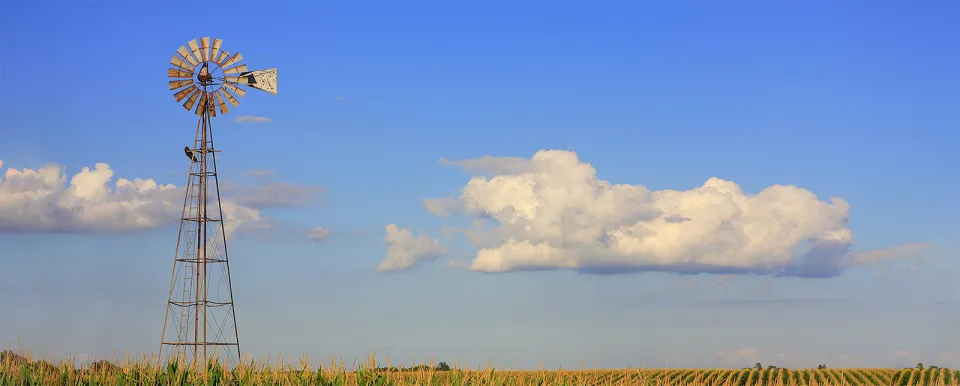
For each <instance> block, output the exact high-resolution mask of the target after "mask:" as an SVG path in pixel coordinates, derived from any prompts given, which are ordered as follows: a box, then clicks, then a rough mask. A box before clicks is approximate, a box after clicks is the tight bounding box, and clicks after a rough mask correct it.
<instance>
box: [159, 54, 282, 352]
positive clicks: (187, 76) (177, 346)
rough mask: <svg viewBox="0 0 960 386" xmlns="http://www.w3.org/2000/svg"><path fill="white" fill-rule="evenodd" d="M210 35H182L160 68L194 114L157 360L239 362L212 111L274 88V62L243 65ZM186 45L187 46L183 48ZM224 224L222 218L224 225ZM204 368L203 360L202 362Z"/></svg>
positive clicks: (223, 111) (179, 99)
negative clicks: (184, 37)
mask: <svg viewBox="0 0 960 386" xmlns="http://www.w3.org/2000/svg"><path fill="white" fill-rule="evenodd" d="M212 43H213V44H211V40H210V38H209V37H205V38H201V39H200V42H199V44H198V43H197V39H193V40H191V41H189V42H187V46H186V47H185V46H182V45H181V46H180V48H179V49H177V53H176V54H174V55H173V58H172V59H170V64H172V65H173V66H174V67H176V68H170V69H168V70H167V76H168V77H169V78H170V79H171V80H170V81H169V84H170V90H175V92H174V94H173V96H174V99H175V100H176V101H177V102H178V103H180V102H183V107H184V108H185V109H186V110H187V111H193V112H194V113H195V114H196V115H197V116H199V119H198V121H197V129H196V135H195V138H194V143H193V146H187V147H185V148H184V149H183V151H184V153H185V154H186V156H187V158H188V159H190V173H189V178H188V180H187V186H186V193H185V196H184V201H183V209H182V211H181V216H180V233H179V237H178V238H177V252H176V256H175V258H174V264H173V274H172V275H171V279H170V294H169V297H168V300H167V307H166V313H165V314H166V315H165V318H164V322H163V332H162V339H161V344H160V358H159V359H160V360H161V361H169V360H171V359H174V358H177V359H180V360H186V361H187V362H188V363H193V364H198V363H202V364H204V365H206V363H208V361H209V360H213V359H216V360H217V361H219V362H220V363H230V364H239V363H240V339H239V335H238V333H237V324H236V321H237V318H236V313H235V312H234V307H233V285H232V283H231V281H230V264H229V261H228V258H227V234H226V233H225V231H224V222H223V209H222V206H221V205H220V185H219V183H218V181H217V160H216V153H218V152H219V150H215V149H214V146H213V127H212V125H211V118H213V117H216V116H217V110H218V109H219V112H220V115H224V114H227V112H228V111H229V109H228V108H227V105H226V103H227V102H229V103H230V105H231V106H232V107H237V105H239V104H240V103H239V102H238V101H237V98H236V97H235V96H234V94H236V95H237V96H240V97H243V96H244V95H245V94H246V90H244V89H243V88H241V86H245V87H252V88H255V89H259V90H262V91H266V92H269V93H271V94H274V95H276V94H277V69H276V68H271V69H267V70H258V71H247V65H246V64H240V63H239V62H240V61H241V60H242V59H243V57H242V56H241V55H240V53H239V52H238V53H233V54H231V53H230V52H227V51H224V50H222V49H221V45H222V44H223V40H221V39H213V42H212ZM187 47H189V49H188V48H187ZM228 225H229V224H228ZM204 368H205V366H204Z"/></svg>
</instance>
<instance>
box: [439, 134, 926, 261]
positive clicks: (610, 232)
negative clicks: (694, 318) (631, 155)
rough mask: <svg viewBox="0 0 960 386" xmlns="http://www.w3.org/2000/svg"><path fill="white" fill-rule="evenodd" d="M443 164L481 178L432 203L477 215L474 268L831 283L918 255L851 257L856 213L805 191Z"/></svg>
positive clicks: (538, 166)
mask: <svg viewBox="0 0 960 386" xmlns="http://www.w3.org/2000/svg"><path fill="white" fill-rule="evenodd" d="M441 163H444V164H448V165H456V166H459V167H461V168H463V169H465V170H467V171H469V172H472V173H473V174H475V176H473V177H472V178H471V179H470V181H469V182H468V183H467V184H466V186H464V187H463V188H462V189H461V194H460V196H459V197H456V198H440V199H427V200H425V206H426V208H427V209H428V210H429V211H430V212H432V213H434V214H437V215H441V216H448V215H451V214H454V213H462V214H466V215H468V216H471V217H475V218H476V221H475V222H474V226H473V227H472V228H471V229H461V230H458V231H460V232H463V233H464V234H465V235H466V236H467V237H468V238H469V239H470V240H471V241H472V242H473V243H474V244H475V245H477V246H478V247H479V248H480V249H479V251H478V252H477V254H476V256H475V257H474V258H473V260H472V262H471V263H470V269H472V270H474V271H482V272H507V271H517V270H542V269H572V270H577V271H581V272H588V273H619V272H630V271H643V270H657V271H670V272H681V273H714V274H742V273H757V274H768V275H782V276H800V277H833V276H837V275H839V274H841V273H842V272H843V271H844V270H846V269H848V268H852V267H856V266H862V265H865V264H869V263H871V262H873V261H877V260H882V259H884V258H887V257H891V256H892V255H896V254H898V253H899V254H903V253H910V252H914V249H915V248H913V247H907V248H901V249H900V250H899V251H896V252H897V253H889V252H872V253H863V254H859V255H856V254H852V253H850V248H851V246H852V245H853V242H854V239H853V234H852V232H851V231H850V229H849V228H848V227H847V221H848V217H849V212H850V205H849V204H848V203H847V202H846V201H844V200H843V199H842V198H830V199H828V200H826V201H821V200H819V199H818V198H817V196H816V195H814V194H813V193H812V192H809V191H807V190H804V189H801V188H798V187H796V186H790V185H773V186H770V187H767V188H766V189H764V190H762V191H760V192H759V193H756V194H747V193H744V192H743V191H742V190H741V189H740V187H739V186H738V185H737V184H736V183H734V182H731V181H726V180H723V179H720V178H710V179H709V180H707V181H706V182H705V183H704V184H703V185H702V186H699V187H696V188H693V189H690V190H686V191H678V190H660V191H651V190H649V189H647V188H645V187H643V186H641V185H627V184H617V185H614V184H611V183H609V182H607V181H604V180H600V179H598V178H597V175H596V170H595V169H594V168H593V167H592V166H591V165H590V164H588V163H584V162H582V161H580V160H579V159H578V157H577V155H576V153H573V152H570V151H560V150H544V151H539V152H537V153H536V154H535V155H534V156H533V157H532V158H530V159H524V158H517V157H502V158H501V157H483V158H478V159H470V160H463V161H449V160H441ZM489 223H492V224H493V225H492V226H493V227H492V229H485V228H486V227H485V225H486V224H489ZM912 248H913V249H912ZM858 256H859V257H858Z"/></svg>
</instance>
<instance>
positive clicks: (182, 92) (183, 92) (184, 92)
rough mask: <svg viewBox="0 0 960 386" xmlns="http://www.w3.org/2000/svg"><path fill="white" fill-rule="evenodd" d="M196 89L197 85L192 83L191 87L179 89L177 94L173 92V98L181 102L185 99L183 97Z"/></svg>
mask: <svg viewBox="0 0 960 386" xmlns="http://www.w3.org/2000/svg"><path fill="white" fill-rule="evenodd" d="M196 90H197V86H194V85H192V84H191V85H190V87H187V88H185V89H183V90H180V91H177V92H176V93H175V94H173V98H174V99H176V100H177V102H180V101H182V100H183V98H186V97H187V95H190V94H191V93H193V92H194V91H196Z"/></svg>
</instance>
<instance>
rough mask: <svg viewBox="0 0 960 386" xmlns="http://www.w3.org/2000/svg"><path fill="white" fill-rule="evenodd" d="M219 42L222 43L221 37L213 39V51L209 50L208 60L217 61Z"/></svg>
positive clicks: (218, 57)
mask: <svg viewBox="0 0 960 386" xmlns="http://www.w3.org/2000/svg"><path fill="white" fill-rule="evenodd" d="M221 44H223V39H213V51H211V52H210V60H215V61H219V59H220V45H221Z"/></svg>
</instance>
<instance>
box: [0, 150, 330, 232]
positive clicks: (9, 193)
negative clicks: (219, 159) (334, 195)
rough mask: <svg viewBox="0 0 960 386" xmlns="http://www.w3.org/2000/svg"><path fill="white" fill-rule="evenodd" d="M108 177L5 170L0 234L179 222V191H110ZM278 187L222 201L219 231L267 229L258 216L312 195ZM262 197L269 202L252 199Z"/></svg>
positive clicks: (130, 186) (103, 172)
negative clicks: (264, 211)
mask: <svg viewBox="0 0 960 386" xmlns="http://www.w3.org/2000/svg"><path fill="white" fill-rule="evenodd" d="M2 166H3V163H2V162H0V167H2ZM113 177H114V173H113V170H112V169H111V168H110V165H108V164H106V163H97V164H96V165H94V168H93V169H91V168H89V167H84V168H83V169H81V170H80V171H79V172H78V173H76V174H74V175H73V176H72V177H70V179H69V181H68V180H67V174H66V173H65V170H64V168H63V167H61V166H59V165H56V164H48V165H45V166H43V167H41V168H39V169H36V170H34V169H28V168H24V169H14V168H8V169H6V171H5V173H4V174H3V178H0V232H70V233H97V232H103V233H105V232H131V231H139V230H145V229H152V228H158V227H162V226H166V225H171V224H175V223H177V222H178V221H179V219H180V217H181V213H182V209H183V199H184V195H185V191H184V188H183V187H177V186H175V185H173V184H158V183H157V182H156V181H154V180H153V179H149V178H148V179H133V180H128V179H125V178H117V179H116V182H115V183H113V184H112V185H113V186H111V182H112V181H113ZM279 186H280V187H278V185H276V184H274V185H264V186H260V187H249V188H247V189H243V190H240V191H239V193H241V194H240V195H239V199H238V198H236V197H224V198H223V200H222V201H221V207H222V211H223V218H224V219H225V220H226V221H225V222H224V228H225V229H224V231H225V232H226V233H227V234H228V235H229V234H231V233H233V232H244V231H257V230H264V229H269V228H271V227H272V223H271V222H270V221H269V220H267V219H265V218H263V217H262V211H263V210H265V209H270V208H274V207H283V206H286V205H289V204H290V203H291V202H293V203H302V202H304V200H305V199H304V198H303V197H300V196H298V194H300V195H310V194H314V193H316V191H315V190H310V189H306V190H305V189H300V188H299V187H296V186H288V185H279ZM291 192H292V193H291ZM211 195H212V193H211ZM266 195H273V196H274V198H273V199H272V200H266V199H257V198H258V197H262V196H266ZM209 210H211V211H215V208H211V209H209ZM211 216H213V217H216V216H217V215H216V214H211Z"/></svg>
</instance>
